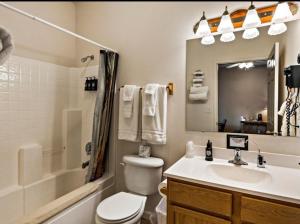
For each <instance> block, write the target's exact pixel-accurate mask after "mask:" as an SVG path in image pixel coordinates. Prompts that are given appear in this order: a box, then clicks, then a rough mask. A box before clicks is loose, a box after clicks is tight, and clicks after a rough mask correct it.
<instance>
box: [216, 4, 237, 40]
mask: <svg viewBox="0 0 300 224" xmlns="http://www.w3.org/2000/svg"><path fill="white" fill-rule="evenodd" d="M217 30H218V32H220V33H221V34H222V35H221V38H220V40H221V41H222V42H230V41H233V40H235V35H234V33H233V31H234V26H233V24H232V21H231V17H230V15H229V12H228V9H227V6H226V7H225V11H224V13H223V15H222V18H221V22H220V24H219V26H218V29H217Z"/></svg>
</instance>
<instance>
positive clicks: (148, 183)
mask: <svg viewBox="0 0 300 224" xmlns="http://www.w3.org/2000/svg"><path fill="white" fill-rule="evenodd" d="M123 162H124V178H125V185H126V187H127V189H128V190H129V191H130V192H133V193H137V194H141V195H152V194H155V193H156V192H157V187H158V185H159V183H160V182H161V178H162V170H163V165H164V161H163V160H162V159H160V158H155V157H148V158H142V157H139V156H137V155H126V156H124V157H123Z"/></svg>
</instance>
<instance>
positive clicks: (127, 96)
mask: <svg viewBox="0 0 300 224" xmlns="http://www.w3.org/2000/svg"><path fill="white" fill-rule="evenodd" d="M121 89H123V91H122V95H120V96H122V97H123V101H124V104H123V115H124V117H126V118H129V117H131V116H132V110H133V94H134V91H135V89H136V85H125V86H124V87H123V88H121Z"/></svg>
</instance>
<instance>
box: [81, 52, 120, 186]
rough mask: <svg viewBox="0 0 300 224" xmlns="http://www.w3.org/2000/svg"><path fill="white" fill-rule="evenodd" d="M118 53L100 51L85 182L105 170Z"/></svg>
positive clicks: (99, 175) (93, 178) (96, 177)
mask: <svg viewBox="0 0 300 224" xmlns="http://www.w3.org/2000/svg"><path fill="white" fill-rule="evenodd" d="M118 60H119V55H118V54H117V53H114V52H111V51H104V50H101V51H100V64H99V72H98V73H99V80H98V91H97V97H96V104H95V110H94V118H93V132H92V142H91V158H90V162H89V168H88V172H87V175H86V183H88V182H91V181H94V180H96V179H98V178H100V177H101V176H102V175H103V174H104V171H105V158H106V153H107V151H108V143H109V132H110V123H111V117H112V113H113V102H114V95H115V85H116V78H117V67H118Z"/></svg>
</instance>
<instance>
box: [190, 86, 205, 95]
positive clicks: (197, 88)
mask: <svg viewBox="0 0 300 224" xmlns="http://www.w3.org/2000/svg"><path fill="white" fill-rule="evenodd" d="M201 87H202V84H201V86H191V88H190V93H202V92H203V89H202V88H201Z"/></svg>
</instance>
